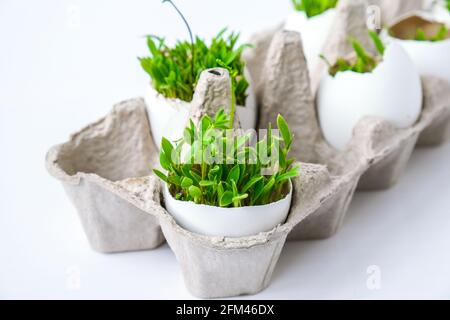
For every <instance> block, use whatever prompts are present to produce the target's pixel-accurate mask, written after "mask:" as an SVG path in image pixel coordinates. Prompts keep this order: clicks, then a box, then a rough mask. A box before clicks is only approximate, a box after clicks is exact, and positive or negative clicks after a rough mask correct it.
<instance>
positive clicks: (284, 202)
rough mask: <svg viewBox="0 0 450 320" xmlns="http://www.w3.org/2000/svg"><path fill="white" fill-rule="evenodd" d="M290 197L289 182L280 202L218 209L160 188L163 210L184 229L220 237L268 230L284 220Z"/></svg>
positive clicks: (247, 234)
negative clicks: (177, 196)
mask: <svg viewBox="0 0 450 320" xmlns="http://www.w3.org/2000/svg"><path fill="white" fill-rule="evenodd" d="M291 200H292V184H290V191H289V193H288V194H287V196H286V197H285V198H283V199H281V200H280V201H277V202H273V203H270V204H267V205H262V206H253V207H241V208H221V207H214V206H208V205H203V204H195V203H194V202H188V201H180V200H175V198H174V197H172V195H171V194H170V192H169V189H168V188H167V185H165V187H164V203H165V207H166V210H167V211H168V212H169V213H170V214H171V215H172V216H173V217H174V219H175V221H176V222H177V223H178V224H179V225H180V226H181V227H183V228H185V229H186V230H189V231H192V232H195V233H198V234H202V235H206V236H222V237H246V236H251V235H257V234H258V233H260V232H265V231H270V230H272V229H273V228H275V227H276V226H277V225H279V224H282V223H284V221H286V218H287V216H288V213H289V209H290V206H291Z"/></svg>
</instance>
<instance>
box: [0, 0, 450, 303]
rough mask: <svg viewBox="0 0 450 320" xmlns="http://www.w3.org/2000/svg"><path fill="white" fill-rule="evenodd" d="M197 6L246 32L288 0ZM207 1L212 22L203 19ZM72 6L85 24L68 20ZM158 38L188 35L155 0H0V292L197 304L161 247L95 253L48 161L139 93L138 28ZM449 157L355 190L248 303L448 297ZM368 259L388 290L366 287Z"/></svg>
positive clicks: (442, 153) (429, 156)
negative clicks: (385, 185) (381, 188)
mask: <svg viewBox="0 0 450 320" xmlns="http://www.w3.org/2000/svg"><path fill="white" fill-rule="evenodd" d="M179 2H180V3H181V2H182V1H179ZM189 3H192V5H189V6H188V5H187V4H186V2H183V3H181V5H180V7H182V8H183V9H184V11H185V12H186V15H187V16H189V17H191V20H193V23H192V24H193V28H194V29H195V30H197V31H198V32H205V33H206V35H207V36H209V35H212V34H214V33H215V32H216V30H219V29H220V28H221V27H222V26H223V25H229V26H230V27H232V28H234V29H245V30H247V31H246V32H245V34H246V35H248V34H249V33H250V32H251V31H252V30H257V29H258V28H259V27H263V26H270V25H273V24H274V23H277V22H279V21H281V19H283V18H284V17H285V16H287V14H288V12H289V11H290V4H289V1H285V2H283V3H282V2H275V1H272V0H267V1H258V2H257V4H256V1H245V2H243V1H237V0H232V1H228V2H227V5H226V6H224V3H223V2H221V3H219V2H218V1H217V0H214V1H211V0H202V1H193V0H191V1H189ZM238 3H239V4H240V6H242V7H243V10H242V12H243V13H242V15H239V16H234V15H233V13H235V10H234V8H236V6H237V4H238ZM73 4H75V5H76V4H79V5H80V6H79V7H78V8H79V9H76V8H77V6H71V5H73ZM219 5H220V6H221V7H223V10H224V11H223V13H222V12H221V13H214V10H213V9H214V8H216V7H217V6H219ZM199 7H201V8H202V12H203V13H204V15H205V17H206V18H205V20H204V21H201V20H199V19H197V20H195V17H198V13H197V14H196V8H199ZM253 7H257V8H258V12H257V14H256V13H255V14H252V11H251V10H252V9H253ZM74 8H75V9H74ZM77 10H79V12H80V18H81V20H80V21H81V25H80V27H79V28H78V27H76V23H75V24H72V22H73V21H72V22H71V20H70V19H69V20H68V16H69V15H68V12H69V13H70V12H72V13H73V12H76V11H77ZM75 20H76V19H75ZM172 21H173V22H172ZM75 22H76V21H75ZM163 26H164V27H163ZM150 32H153V33H158V34H161V33H165V34H167V35H171V36H173V35H176V34H179V35H180V36H184V35H185V32H184V28H183V26H182V24H181V23H179V22H178V20H177V18H176V16H175V15H174V14H173V12H172V10H170V9H169V8H168V7H167V6H161V5H160V1H159V0H145V1H144V0H142V1H137V0H134V1H131V2H130V1H125V0H122V1H111V0H108V1H95V2H94V1H73V2H69V1H61V0H53V1H49V0H47V1H44V0H41V1H31V0H30V1H20V0H2V1H1V2H0V39H2V42H1V50H0V150H1V157H0V167H1V168H2V176H1V179H0V194H1V198H0V298H63V299H69V298H148V299H152V298H162V299H164V298H192V296H191V295H189V293H188V292H187V290H186V289H185V287H184V285H183V281H182V277H181V273H180V269H179V268H178V265H177V263H176V261H175V257H174V255H173V253H172V252H171V251H170V250H169V248H168V247H167V245H164V246H162V247H160V248H158V249H156V250H153V251H145V252H137V253H126V254H115V255H104V254H98V253H95V252H93V251H92V250H91V249H90V248H89V246H88V243H87V240H86V238H85V236H84V234H83V231H82V229H81V225H80V223H79V221H78V218H77V215H76V212H75V209H74V208H73V206H72V205H71V203H70V202H69V201H68V199H67V197H66V196H65V194H64V191H63V189H62V188H61V185H60V184H59V183H58V182H57V181H55V180H54V179H53V178H51V177H50V176H49V175H48V174H47V172H46V171H45V168H44V156H45V153H46V151H47V149H48V148H49V147H50V146H51V145H53V144H55V143H59V142H63V141H65V140H66V139H67V136H68V135H69V134H70V133H71V132H73V131H74V130H78V129H80V128H81V127H82V126H84V125H86V124H87V123H89V122H90V121H92V120H95V119H96V118H97V117H100V116H102V115H104V114H105V113H106V112H107V111H108V110H109V109H110V108H111V105H112V103H114V102H117V101H118V100H121V99H125V98H128V97H133V96H136V95H142V94H143V91H144V89H145V85H146V84H147V80H148V79H147V77H146V75H145V74H144V72H142V71H141V70H140V67H139V63H138V61H137V59H136V56H137V55H141V54H144V53H145V52H146V50H145V41H144V40H143V39H142V38H139V37H138V36H139V35H141V34H145V33H150ZM449 155H450V143H447V144H446V145H444V146H442V147H441V148H437V149H425V150H418V151H416V152H415V153H414V156H413V158H412V161H411V163H410V164H409V166H408V168H407V169H408V171H407V172H406V174H405V176H404V177H403V179H402V180H401V181H400V183H399V184H398V185H397V186H396V187H394V188H393V189H391V190H389V191H386V192H377V193H361V194H357V195H356V197H355V199H354V201H353V203H352V205H351V206H350V211H349V213H348V216H347V218H346V221H345V223H344V226H343V228H342V229H341V230H340V232H339V233H338V234H337V235H336V236H335V237H333V238H331V239H329V240H325V241H313V242H300V243H287V244H286V246H285V248H284V250H283V252H282V254H281V258H280V261H279V263H278V265H277V267H276V269H275V272H274V276H273V280H272V282H271V284H270V286H269V288H267V289H266V290H265V291H263V292H262V293H260V294H258V295H256V296H253V297H246V298H258V299H271V298H274V299H281V298H327V299H329V298H376V299H381V298H450V275H449V271H450V216H449V212H450V210H449V209H450V197H449V193H450V170H449V166H448V159H449ZM371 265H377V266H379V268H380V270H381V289H380V290H369V289H368V288H367V286H366V281H367V279H368V275H367V273H366V271H367V268H368V267H369V266H371ZM77 273H79V275H80V282H79V288H78V289H77V287H78V286H77V281H76V280H77V279H76V276H77Z"/></svg>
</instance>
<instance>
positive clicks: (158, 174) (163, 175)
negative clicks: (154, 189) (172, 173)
mask: <svg viewBox="0 0 450 320" xmlns="http://www.w3.org/2000/svg"><path fill="white" fill-rule="evenodd" d="M153 172H154V173H155V174H156V175H157V176H158V177H159V178H160V179H161V180H162V181H164V182H169V181H168V179H167V176H166V175H165V174H164V173H162V172H161V171H159V170H156V169H153Z"/></svg>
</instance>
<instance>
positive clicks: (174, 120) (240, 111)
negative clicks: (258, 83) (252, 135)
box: [144, 69, 257, 149]
mask: <svg viewBox="0 0 450 320" xmlns="http://www.w3.org/2000/svg"><path fill="white" fill-rule="evenodd" d="M244 72H245V77H246V78H247V80H248V82H249V84H250V86H249V88H248V89H247V100H246V103H245V107H243V106H236V114H237V115H238V118H239V120H240V122H241V125H242V128H243V129H245V130H248V129H255V127H256V118H257V108H256V98H255V94H254V91H253V86H252V81H251V78H250V74H249V72H248V71H247V69H245V71H244ZM144 99H145V104H146V105H147V111H148V115H149V118H150V126H151V131H152V136H153V139H154V142H155V144H156V145H157V147H158V148H159V149H160V146H161V140H162V138H163V137H165V138H167V139H168V140H169V141H175V140H177V139H180V138H182V137H183V130H184V128H185V127H186V126H187V124H188V123H189V108H190V103H189V102H186V101H182V100H180V99H171V98H166V97H164V96H163V95H162V94H160V93H158V92H157V91H156V90H155V89H154V88H153V86H152V84H151V83H150V84H149V85H148V86H147V89H146V92H145V95H144Z"/></svg>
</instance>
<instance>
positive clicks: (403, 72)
mask: <svg viewBox="0 0 450 320" xmlns="http://www.w3.org/2000/svg"><path fill="white" fill-rule="evenodd" d="M422 99H423V95H422V85H421V81H420V76H419V74H418V72H417V70H416V68H415V66H414V64H413V62H412V60H411V58H409V56H408V55H407V54H406V52H405V50H403V48H402V47H401V46H400V45H399V44H397V43H392V44H390V45H388V46H387V48H386V51H385V54H384V58H383V61H381V62H380V63H379V65H378V66H377V67H376V68H375V70H374V71H373V72H371V73H356V72H352V71H346V72H339V73H337V74H336V76H335V77H332V76H330V75H329V74H328V73H326V74H325V75H324V76H323V78H322V80H321V83H320V87H319V91H318V94H317V110H318V116H319V121H320V126H321V128H322V132H323V134H324V137H325V139H326V140H327V141H328V143H329V144H330V145H332V146H333V147H334V148H336V149H338V150H343V149H345V147H346V146H347V144H348V142H349V141H350V140H351V138H352V133H353V128H354V127H355V125H356V124H357V123H358V121H359V120H361V119H362V118H364V117H365V116H378V117H381V118H384V119H386V120H388V121H390V122H391V123H392V124H393V125H394V126H395V127H397V128H407V127H410V126H412V125H413V124H414V123H415V122H416V121H417V120H418V118H419V116H420V114H421V110H422Z"/></svg>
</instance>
